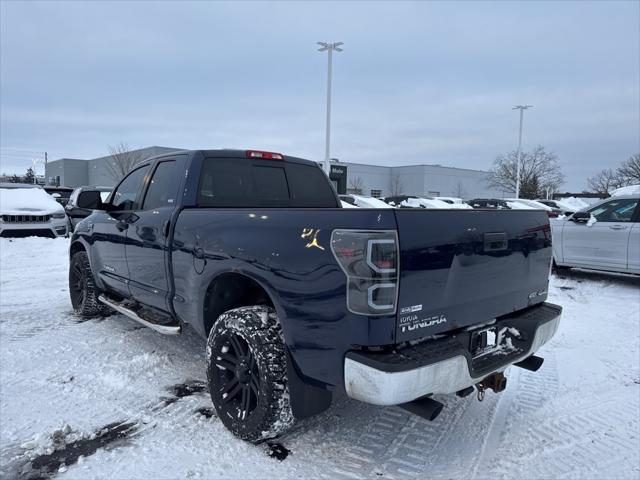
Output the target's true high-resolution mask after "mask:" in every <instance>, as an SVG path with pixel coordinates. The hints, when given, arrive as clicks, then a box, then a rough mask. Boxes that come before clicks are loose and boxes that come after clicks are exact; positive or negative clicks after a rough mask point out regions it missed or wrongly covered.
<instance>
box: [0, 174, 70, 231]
mask: <svg viewBox="0 0 640 480" xmlns="http://www.w3.org/2000/svg"><path fill="white" fill-rule="evenodd" d="M33 235H37V236H45V237H53V238H55V237H60V236H65V235H67V216H66V215H65V213H64V208H63V207H62V205H60V204H59V203H58V202H56V201H55V200H54V199H53V197H52V196H51V195H49V194H48V193H47V192H45V191H44V190H43V189H42V188H40V187H38V186H35V185H27V184H20V183H0V237H30V236H33Z"/></svg>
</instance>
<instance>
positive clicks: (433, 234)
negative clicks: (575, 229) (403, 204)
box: [396, 209, 551, 342]
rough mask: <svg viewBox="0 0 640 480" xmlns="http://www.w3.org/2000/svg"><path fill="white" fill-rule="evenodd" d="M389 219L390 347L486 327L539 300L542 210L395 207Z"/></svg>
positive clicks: (544, 246)
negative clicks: (393, 269) (394, 279)
mask: <svg viewBox="0 0 640 480" xmlns="http://www.w3.org/2000/svg"><path fill="white" fill-rule="evenodd" d="M396 219H397V225H398V236H399V241H400V256H401V260H400V288H399V298H398V319H397V331H396V341H397V342H402V341H407V340H414V339H418V338H421V337H425V336H431V335H434V334H438V333H443V332H446V331H449V330H454V329H458V328H461V327H466V326H470V325H473V324H482V323H487V322H490V321H492V320H493V319H494V318H496V317H499V316H501V315H505V314H508V313H511V312H513V311H515V310H520V309H522V308H526V307H527V306H531V305H535V304H538V303H540V302H543V301H544V300H545V299H546V297H547V285H548V277H549V267H550V262H551V231H550V229H549V220H548V217H547V214H546V212H544V211H541V210H540V211H538V210H422V209H398V210H396Z"/></svg>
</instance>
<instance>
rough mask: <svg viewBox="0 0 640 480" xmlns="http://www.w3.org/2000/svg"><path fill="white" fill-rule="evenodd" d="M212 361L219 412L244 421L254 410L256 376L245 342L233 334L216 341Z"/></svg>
mask: <svg viewBox="0 0 640 480" xmlns="http://www.w3.org/2000/svg"><path fill="white" fill-rule="evenodd" d="M216 350H217V351H216V353H215V357H214V360H213V371H214V381H215V384H216V387H217V389H218V397H219V403H220V408H221V410H222V412H223V414H225V415H228V416H229V417H230V418H233V419H235V420H240V421H246V420H247V419H249V417H250V416H251V414H252V413H253V412H254V411H255V409H256V408H257V406H258V397H259V393H258V392H259V391H260V372H259V370H258V364H257V362H256V357H255V355H254V354H253V352H252V351H251V348H250V347H249V345H248V344H247V342H246V341H245V340H244V338H242V337H241V336H240V335H237V334H235V333H233V332H229V333H226V334H225V335H223V336H222V337H221V339H220V342H219V343H218V348H217V349H216Z"/></svg>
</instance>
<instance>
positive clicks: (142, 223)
mask: <svg viewBox="0 0 640 480" xmlns="http://www.w3.org/2000/svg"><path fill="white" fill-rule="evenodd" d="M185 158H186V157H185V156H184V155H181V156H177V157H172V158H163V159H161V160H159V161H158V162H157V163H156V164H155V165H154V168H153V171H152V173H151V176H150V179H149V181H148V184H147V186H146V188H143V195H142V196H143V199H142V201H141V203H140V207H139V208H137V209H136V210H135V211H134V212H133V213H134V215H133V216H132V217H131V219H130V221H129V228H128V231H127V242H126V247H125V251H126V257H127V265H128V266H129V289H130V291H131V296H132V298H133V299H135V300H137V301H138V302H140V303H142V304H145V305H148V306H151V307H155V308H159V309H161V310H167V297H168V295H169V287H170V284H169V281H168V260H169V259H168V247H169V244H168V240H169V232H170V231H171V225H170V223H171V217H172V215H173V213H174V211H175V208H176V205H177V204H178V191H179V188H180V183H181V181H182V179H183V178H184V176H185V175H184V162H185V160H184V159H185Z"/></svg>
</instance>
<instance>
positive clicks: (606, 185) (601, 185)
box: [587, 168, 625, 194]
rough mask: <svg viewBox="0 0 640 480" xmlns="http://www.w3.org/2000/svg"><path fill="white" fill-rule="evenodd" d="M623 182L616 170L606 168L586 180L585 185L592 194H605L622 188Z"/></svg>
mask: <svg viewBox="0 0 640 480" xmlns="http://www.w3.org/2000/svg"><path fill="white" fill-rule="evenodd" d="M624 183H625V182H624V180H623V179H622V178H620V175H619V174H618V171H617V170H611V169H610V168H606V169H604V170H602V171H601V172H599V173H597V174H595V175H594V176H593V177H591V178H588V179H587V184H588V185H589V188H590V189H591V191H592V192H595V193H604V194H607V193H609V192H610V191H611V190H614V189H616V188H619V187H622V186H624Z"/></svg>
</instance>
